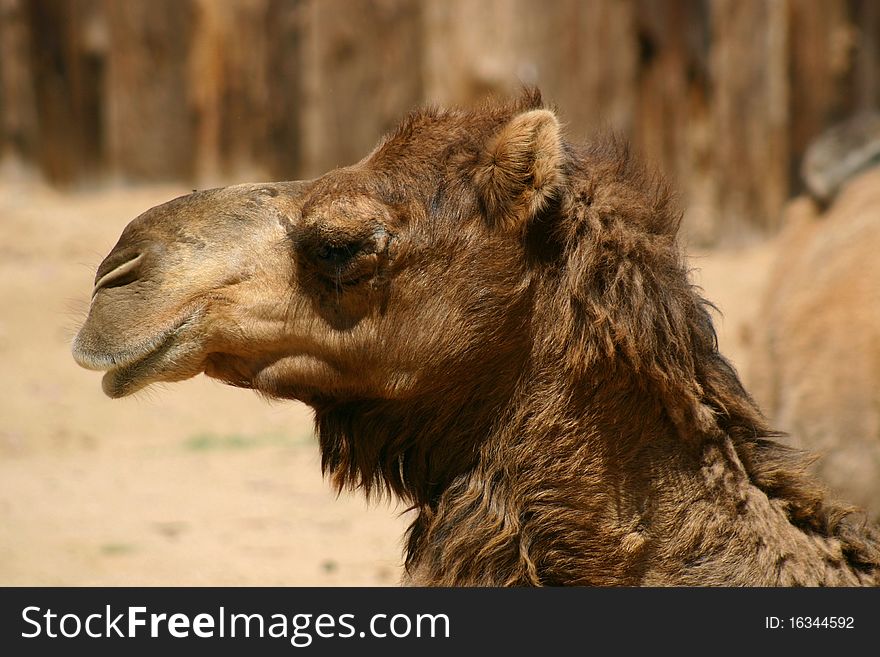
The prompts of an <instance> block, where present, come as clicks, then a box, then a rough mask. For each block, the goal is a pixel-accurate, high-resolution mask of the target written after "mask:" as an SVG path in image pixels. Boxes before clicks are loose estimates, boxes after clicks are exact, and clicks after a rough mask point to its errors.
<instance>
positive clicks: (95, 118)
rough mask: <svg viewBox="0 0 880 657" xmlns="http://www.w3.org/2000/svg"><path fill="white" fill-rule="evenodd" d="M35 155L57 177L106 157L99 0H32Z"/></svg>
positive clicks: (73, 176) (88, 170)
mask: <svg viewBox="0 0 880 657" xmlns="http://www.w3.org/2000/svg"><path fill="white" fill-rule="evenodd" d="M25 6H26V8H27V11H28V23H29V31H30V36H31V43H30V45H31V71H32V74H33V85H34V86H33V89H34V98H35V109H36V117H37V130H38V135H37V140H36V141H37V144H38V146H37V160H38V161H39V162H40V166H41V168H42V170H43V171H44V172H45V174H46V175H47V177H48V178H49V179H50V180H52V181H54V182H64V183H69V182H74V181H77V180H81V179H83V178H89V177H91V176H93V175H94V174H95V172H96V170H97V169H98V167H99V166H100V165H101V163H102V159H103V148H102V135H101V92H102V83H103V61H104V60H103V52H102V49H103V47H104V43H103V34H102V25H101V22H100V21H101V16H100V13H99V9H100V7H99V6H98V2H97V0H81V1H79V2H77V1H76V0H29V1H28V2H27V3H25Z"/></svg>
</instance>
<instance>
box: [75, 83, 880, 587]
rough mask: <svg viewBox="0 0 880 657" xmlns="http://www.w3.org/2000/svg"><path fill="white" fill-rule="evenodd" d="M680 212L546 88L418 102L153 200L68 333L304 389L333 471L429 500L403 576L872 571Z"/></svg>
mask: <svg viewBox="0 0 880 657" xmlns="http://www.w3.org/2000/svg"><path fill="white" fill-rule="evenodd" d="M679 216H680V213H679V211H678V210H677V209H676V207H675V205H674V204H673V202H672V201H671V200H670V193H669V191H668V189H667V186H666V185H665V184H664V183H663V182H662V180H661V179H660V178H659V177H658V176H655V175H652V174H650V173H648V172H646V170H645V168H644V167H643V166H642V165H640V164H639V162H638V160H637V159H636V158H635V157H634V156H633V155H632V154H631V153H630V151H629V149H628V147H627V146H626V145H625V142H623V141H622V140H620V139H617V138H602V139H597V140H596V141H594V142H592V143H587V144H574V143H571V142H569V141H568V140H566V139H565V137H564V135H563V131H562V129H561V127H560V122H559V120H558V118H557V116H556V114H555V112H554V111H553V110H551V109H548V108H546V107H545V106H544V104H543V102H542V100H541V97H540V94H539V93H538V92H537V91H528V92H525V93H524V94H523V95H522V97H520V98H518V99H516V100H512V101H505V102H495V103H490V104H486V105H484V106H481V107H478V108H476V109H456V108H453V109H439V108H428V109H422V110H418V111H415V112H413V113H412V114H411V115H409V116H408V117H407V118H406V119H404V120H403V122H402V123H401V124H400V125H399V126H398V127H397V129H396V130H394V131H393V132H391V133H390V134H388V135H387V136H386V137H385V138H384V139H383V140H381V141H380V143H379V144H378V145H377V146H376V148H375V149H374V150H373V151H372V152H371V153H370V154H369V155H367V156H366V157H365V158H364V159H363V160H361V161H360V162H358V163H357V164H354V165H352V166H349V167H345V168H340V169H336V170H333V171H330V172H329V173H327V174H325V175H324V176H322V177H320V178H317V179H315V180H311V181H305V182H283V183H270V184H262V185H238V186H233V187H227V188H223V189H216V190H210V191H202V192H197V193H194V194H191V195H188V196H184V197H181V198H177V199H175V200H172V201H170V202H168V203H166V204H164V205H160V206H158V207H156V208H153V209H151V210H149V211H147V212H145V213H144V214H143V215H141V216H140V217H138V218H136V219H135V220H134V221H133V222H132V223H131V224H129V225H128V227H126V229H125V230H124V231H123V233H122V236H121V237H120V239H119V242H118V243H117V245H116V246H115V247H114V248H113V250H112V251H111V253H110V254H109V255H108V256H107V258H106V259H105V260H104V262H103V263H101V265H100V266H99V268H98V271H97V276H96V280H95V286H94V292H93V300H92V304H91V308H90V310H89V315H88V317H87V319H86V321H85V324H84V325H83V327H82V329H81V330H80V332H79V334H78V335H77V337H76V339H75V341H74V344H73V355H74V357H75V359H76V360H77V361H78V362H79V364H80V365H82V366H84V367H87V368H93V369H97V370H103V371H105V374H104V376H103V389H104V392H105V393H106V394H107V395H109V396H110V397H121V396H124V395H129V394H132V393H134V392H136V391H137V390H139V389H141V388H143V387H144V386H146V385H148V384H151V383H153V382H157V381H178V380H181V379H185V378H188V377H192V376H195V375H197V374H200V373H202V372H204V373H205V374H206V375H208V376H209V377H214V378H216V379H219V380H221V381H224V382H226V383H228V384H231V385H234V386H241V387H244V388H251V389H254V390H256V391H258V392H259V393H261V394H263V395H267V396H269V397H273V398H284V399H296V400H300V401H303V402H305V403H306V404H308V405H309V406H310V407H311V408H312V409H313V410H314V413H315V422H316V427H317V434H318V440H319V443H320V449H321V454H322V467H323V469H324V471H325V473H326V474H327V475H328V476H329V478H330V479H331V481H332V483H333V484H334V485H335V486H336V487H338V488H340V489H343V488H355V489H361V490H362V491H363V492H364V493H365V494H366V495H367V496H376V495H385V494H389V495H393V496H396V497H397V498H399V499H402V500H404V501H405V502H406V503H408V504H410V505H411V506H412V507H413V509H414V510H415V511H416V518H415V520H414V521H413V522H412V524H411V526H410V527H409V530H408V532H407V537H406V547H405V551H406V556H405V567H406V575H405V582H404V583H406V584H411V585H417V586H430V585H439V586H529V585H627V586H635V585H646V586H659V585H714V586H728V585H729V586H733V585H755V586H758V585H768V586H769V585H868V584H877V581H878V572H880V570H878V564H880V550H878V538H877V533H876V531H875V530H874V529H873V528H869V527H867V526H864V524H863V523H861V522H860V521H858V519H853V517H852V516H851V515H848V514H847V509H846V508H844V507H841V506H836V505H833V504H830V503H827V502H826V501H825V500H824V497H823V493H822V490H821V488H820V487H819V486H818V485H817V484H815V483H814V482H813V481H812V480H811V479H810V478H809V477H808V476H807V475H806V474H805V468H806V465H805V461H804V459H803V458H802V456H801V455H800V453H799V452H796V451H794V450H792V449H790V448H788V447H785V446H783V445H781V444H779V443H778V442H776V441H775V440H774V438H775V436H776V434H775V433H774V432H773V431H772V430H771V429H770V428H769V426H768V425H767V423H766V421H765V419H764V418H763V416H762V415H761V413H760V411H759V409H758V408H757V407H756V405H755V403H754V402H753V401H752V399H751V398H750V396H749V395H748V394H747V393H746V391H745V390H744V389H743V387H742V385H741V384H740V381H739V379H738V377H737V374H736V373H735V372H734V370H733V368H732V367H731V366H730V365H729V364H728V362H727V361H726V360H725V359H724V358H723V357H722V356H721V354H719V352H718V349H717V342H716V337H715V331H714V328H713V325H712V322H711V318H710V316H709V313H708V311H707V306H708V303H707V302H706V301H705V300H704V299H702V298H701V296H700V295H699V294H698V292H697V291H696V290H695V288H694V287H693V286H692V285H691V283H690V282H689V280H688V275H687V271H686V267H685V263H684V259H683V255H682V252H681V249H680V247H679V245H678V243H677V241H676V232H677V228H678V224H679Z"/></svg>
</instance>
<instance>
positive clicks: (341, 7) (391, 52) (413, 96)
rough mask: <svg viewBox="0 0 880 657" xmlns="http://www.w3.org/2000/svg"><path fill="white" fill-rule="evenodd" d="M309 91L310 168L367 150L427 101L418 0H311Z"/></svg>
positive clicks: (341, 162) (352, 158) (306, 107)
mask: <svg viewBox="0 0 880 657" xmlns="http://www.w3.org/2000/svg"><path fill="white" fill-rule="evenodd" d="M307 12H308V13H307V26H308V27H307V32H306V35H307V36H306V44H305V46H306V49H305V53H304V61H303V66H304V68H305V74H306V80H305V89H304V97H303V103H304V106H303V111H304V112H305V114H304V116H303V126H302V127H303V131H304V132H303V140H304V149H305V152H304V160H305V161H304V170H305V173H306V175H315V174H318V173H321V172H323V171H326V170H328V169H332V168H334V167H338V166H345V165H348V164H351V163H353V162H356V161H357V160H359V159H360V158H362V157H364V156H365V155H366V154H367V153H369V152H370V150H371V149H372V148H373V146H374V145H375V143H376V141H377V140H378V138H379V137H380V136H381V135H382V134H383V133H385V132H386V131H388V130H389V129H391V128H392V127H394V125H396V124H397V122H398V121H399V119H400V117H401V116H402V115H404V114H406V113H407V112H408V111H409V110H411V109H412V108H413V107H414V106H417V105H418V104H419V103H420V102H421V100H422V74H421V72H422V66H421V56H422V30H421V4H420V2H418V0H373V1H371V0H310V2H309V5H308V8H307Z"/></svg>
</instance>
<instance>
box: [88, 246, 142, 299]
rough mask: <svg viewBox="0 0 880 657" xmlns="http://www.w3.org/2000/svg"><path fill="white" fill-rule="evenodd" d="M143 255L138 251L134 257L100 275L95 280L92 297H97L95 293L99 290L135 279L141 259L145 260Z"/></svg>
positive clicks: (125, 283)
mask: <svg viewBox="0 0 880 657" xmlns="http://www.w3.org/2000/svg"><path fill="white" fill-rule="evenodd" d="M143 257H144V254H143V253H138V254H137V255H136V256H134V257H133V258H130V259H128V260H126V261H125V262H123V263H122V264H121V265H117V266H116V267H114V268H113V269H111V270H110V271H108V272H107V273H106V274H104V275H103V276H100V277H99V278H98V279H97V280H96V281H95V288H94V290H92V298H93V299H94V298H95V295H96V294H97V293H98V291H99V290H103V289H106V288H109V287H119V286H120V285H127V284H128V283H131V282H132V281H134V280H135V279H136V278H137V268H138V265H139V264H140V262H141V260H143Z"/></svg>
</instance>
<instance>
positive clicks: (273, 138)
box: [265, 0, 306, 180]
mask: <svg viewBox="0 0 880 657" xmlns="http://www.w3.org/2000/svg"><path fill="white" fill-rule="evenodd" d="M305 9H306V7H305V2H304V1H303V0H269V8H268V12H267V14H266V23H265V24H266V35H267V37H266V39H267V57H268V61H267V64H266V66H267V69H266V76H267V78H268V82H267V86H268V89H267V92H268V97H267V107H266V110H265V117H266V129H267V133H266V140H267V143H266V160H267V161H266V165H267V167H268V169H269V173H270V177H271V178H272V179H273V180H291V179H294V178H298V177H301V176H302V171H301V169H302V165H303V140H304V136H303V134H302V114H303V107H302V106H303V77H304V76H303V52H302V50H303V44H304V42H305V29H306V23H305V21H306V12H305Z"/></svg>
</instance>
